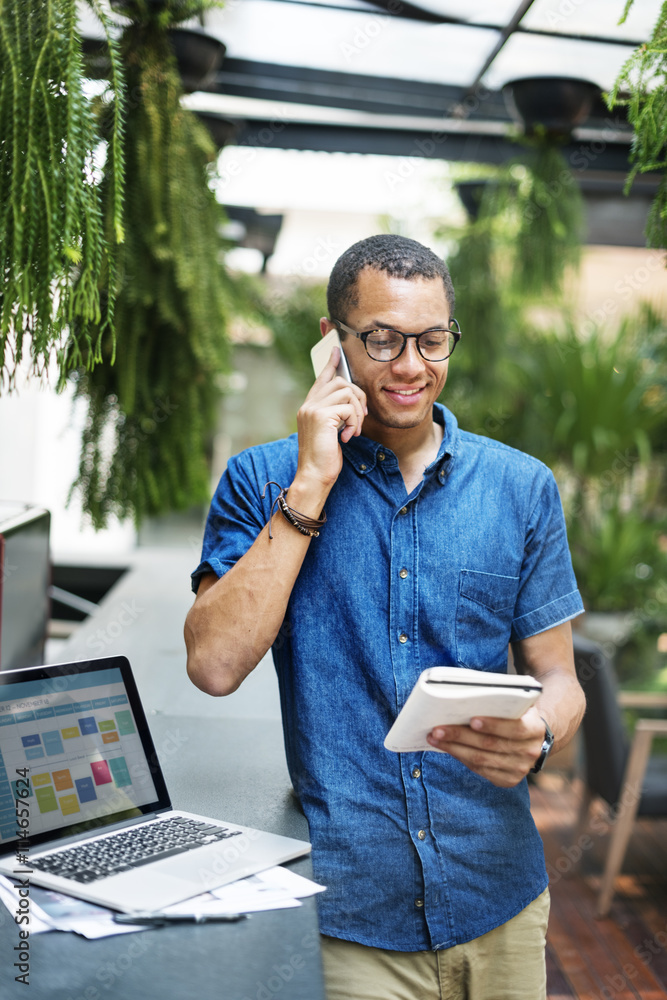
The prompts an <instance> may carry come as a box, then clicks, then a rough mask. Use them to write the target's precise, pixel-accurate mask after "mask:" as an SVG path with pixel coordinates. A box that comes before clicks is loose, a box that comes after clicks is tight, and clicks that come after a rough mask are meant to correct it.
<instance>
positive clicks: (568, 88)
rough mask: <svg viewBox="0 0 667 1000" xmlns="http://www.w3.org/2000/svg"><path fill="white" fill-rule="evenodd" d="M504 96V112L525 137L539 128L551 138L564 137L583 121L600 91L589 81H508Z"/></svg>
mask: <svg viewBox="0 0 667 1000" xmlns="http://www.w3.org/2000/svg"><path fill="white" fill-rule="evenodd" d="M503 96H504V98H505V104H506V105H507V110H508V111H509V113H510V114H511V115H512V117H513V118H514V120H515V121H516V122H517V123H518V124H519V125H523V127H524V129H525V131H526V133H527V134H528V135H529V134H531V133H533V132H535V130H536V126H541V127H542V128H544V129H546V131H547V132H548V133H550V134H552V135H556V136H564V137H566V136H568V135H569V134H570V133H571V132H572V129H573V128H576V127H577V125H582V124H583V123H584V122H585V121H586V119H587V118H588V116H589V114H590V113H591V109H592V107H593V105H594V104H595V102H596V100H597V99H598V98H599V96H600V88H599V87H598V85H597V84H596V83H591V82H590V81H588V80H576V79H574V78H571V77H561V76H551V77H547V76H545V77H539V76H536V77H527V78H525V79H523V80H510V82H509V83H506V84H505V86H504V87H503Z"/></svg>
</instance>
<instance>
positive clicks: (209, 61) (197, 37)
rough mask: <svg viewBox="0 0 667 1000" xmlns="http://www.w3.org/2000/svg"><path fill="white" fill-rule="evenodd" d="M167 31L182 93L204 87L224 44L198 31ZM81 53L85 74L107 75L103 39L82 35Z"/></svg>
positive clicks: (108, 65)
mask: <svg viewBox="0 0 667 1000" xmlns="http://www.w3.org/2000/svg"><path fill="white" fill-rule="evenodd" d="M112 6H113V2H112ZM168 34H169V39H170V41H171V44H172V47H173V49H174V55H175V56H176V62H177V63H178V70H179V73H180V74H181V81H182V83H183V90H184V91H185V92H186V94H191V93H192V92H193V91H195V90H206V88H207V87H209V86H210V84H211V82H212V80H213V78H214V76H215V74H216V73H217V71H218V70H219V69H220V66H221V65H222V60H223V59H224V57H225V51H226V46H225V44H224V43H223V42H220V41H218V39H217V38H212V37H211V35H205V34H204V33H203V32H201V31H188V30H187V29H186V28H170V29H169V32H168ZM83 56H84V63H85V67H86V76H87V77H89V78H90V79H92V80H106V79H108V78H109V73H110V72H111V60H110V58H109V50H108V48H107V43H106V41H105V40H104V39H97V38H84V39H83Z"/></svg>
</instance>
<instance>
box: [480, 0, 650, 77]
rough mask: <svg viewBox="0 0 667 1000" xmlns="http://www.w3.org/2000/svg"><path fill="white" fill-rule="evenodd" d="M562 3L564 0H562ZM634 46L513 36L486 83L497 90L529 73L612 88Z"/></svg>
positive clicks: (542, 36) (496, 61)
mask: <svg viewBox="0 0 667 1000" xmlns="http://www.w3.org/2000/svg"><path fill="white" fill-rule="evenodd" d="M561 2H562V0H561ZM633 51H634V50H633V48H632V47H631V46H625V45H605V44H602V43H596V42H585V41H579V40H577V39H573V38H572V39H571V38H547V37H545V36H544V35H524V34H520V33H519V34H516V35H512V37H511V38H509V39H508V40H507V42H506V43H505V45H504V47H503V48H502V49H501V51H500V52H499V53H498V56H497V57H496V59H495V60H494V62H493V63H492V65H491V67H490V68H489V71H488V72H487V73H486V75H485V77H484V81H483V82H484V83H485V85H486V86H487V87H489V88H491V89H492V90H497V89H499V88H500V87H502V86H503V84H505V83H507V82H508V80H516V79H519V78H521V77H529V76H572V77H577V78H579V79H582V80H591V81H592V82H593V83H597V84H598V86H599V87H602V89H603V90H609V89H610V87H611V86H612V84H613V83H614V80H615V79H616V76H617V75H618V71H619V70H620V68H621V66H622V65H623V63H624V62H625V60H626V59H627V58H628V57H629V56H630V54H631V53H632V52H633Z"/></svg>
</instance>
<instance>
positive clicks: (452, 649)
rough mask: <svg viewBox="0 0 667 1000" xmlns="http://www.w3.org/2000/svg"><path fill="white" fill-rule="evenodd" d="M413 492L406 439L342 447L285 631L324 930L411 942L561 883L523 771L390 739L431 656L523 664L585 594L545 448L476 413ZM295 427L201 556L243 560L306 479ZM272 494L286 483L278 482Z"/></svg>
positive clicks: (511, 908)
mask: <svg viewBox="0 0 667 1000" xmlns="http://www.w3.org/2000/svg"><path fill="white" fill-rule="evenodd" d="M434 417H435V419H436V420H438V421H440V422H444V426H445V433H444V439H443V442H442V446H441V448H440V451H439V453H438V456H437V458H436V460H435V461H434V462H433V464H432V465H430V466H429V467H428V469H427V470H426V472H425V475H424V479H423V480H422V482H421V483H419V485H418V486H417V487H416V488H415V489H414V490H413V491H412V493H411V494H410V495H409V496H408V495H407V493H406V490H405V485H404V482H403V478H402V476H401V473H400V470H399V467H398V461H397V459H396V456H395V455H394V454H393V453H392V452H391V451H390V450H389V449H388V448H386V447H384V446H382V445H380V444H378V443H377V442H375V441H372V440H370V439H368V438H366V437H363V436H361V437H359V438H353V439H352V441H350V442H349V443H348V444H346V445H343V454H344V462H343V468H342V471H341V473H340V476H339V478H338V480H337V482H336V484H335V485H334V488H333V489H332V491H331V493H330V495H329V498H328V500H327V504H326V512H327V523H326V525H325V526H324V528H323V529H322V531H321V533H320V537H319V538H315V539H313V541H312V542H311V544H310V547H309V550H308V553H307V555H306V558H305V560H304V563H303V566H302V568H301V571H300V573H299V576H298V578H297V581H296V584H295V586H294V589H293V591H292V595H291V598H290V601H289V604H288V607H287V612H286V615H285V620H284V623H283V626H282V628H281V630H280V632H279V634H278V637H277V639H276V641H275V643H274V646H273V656H274V661H275V665H276V670H277V673H278V680H279V685H280V694H281V703H282V712H283V722H284V732H285V746H286V751H287V761H288V766H289V770H290V775H291V778H292V781H293V784H294V788H295V790H296V792H297V794H298V796H299V798H300V800H301V803H302V805H303V808H304V811H305V813H306V816H307V818H308V823H309V827H310V835H311V838H312V843H313V868H314V876H315V878H316V879H317V880H318V881H319V882H322V883H323V884H324V885H326V886H327V887H328V888H327V891H326V892H325V893H322V894H321V896H320V897H319V907H320V911H319V912H320V929H321V930H322V932H323V933H325V934H329V935H332V936H334V937H340V938H346V939H348V940H352V941H358V942H360V943H361V944H367V945H373V946H375V947H380V948H389V949H393V950H399V951H420V950H424V949H438V948H448V947H451V946H452V945H455V944H460V943H462V942H464V941H469V940H471V939H473V938H475V937H478V936H479V935H481V934H484V933H486V932H487V931H489V930H492V929H493V928H494V927H497V926H498V925H500V924H502V923H504V922H505V921H506V920H509V919H510V918H511V917H513V916H515V915H516V914H517V913H518V912H519V911H520V910H522V909H523V908H524V907H525V906H527V905H528V903H530V902H531V901H532V900H533V899H535V898H536V897H537V896H538V895H539V894H540V893H541V892H542V891H543V890H544V888H545V887H546V885H547V875H546V871H545V865H544V854H543V850H542V843H541V840H540V837H539V834H538V833H537V830H536V828H535V825H534V823H533V820H532V817H531V814H530V802H529V796H528V788H527V784H526V782H525V781H523V782H521V784H519V785H518V786H517V787H516V788H496V787H495V786H494V785H492V784H491V783H490V782H489V781H487V780H486V779H485V778H481V777H479V776H478V775H476V774H473V772H472V771H470V770H468V769H467V768H466V767H465V766H464V765H463V764H461V763H460V762H459V761H457V760H455V759H454V758H453V757H450V756H449V755H447V754H442V753H440V752H438V751H435V750H433V751H427V752H425V753H404V754H396V753H392V752H390V751H388V750H385V748H384V746H383V741H384V738H385V736H386V734H387V731H388V730H389V727H390V726H391V724H392V722H393V721H394V719H395V718H396V715H397V713H398V711H399V709H400V708H401V706H402V705H403V704H404V702H405V700H406V699H407V697H408V695H409V693H410V691H411V689H412V687H413V685H414V683H415V681H416V679H417V677H418V676H419V674H420V672H421V671H422V670H424V669H425V668H426V667H431V666H437V665H456V664H459V665H460V666H465V667H477V668H482V669H485V670H495V671H506V669H507V646H508V643H509V642H510V641H514V640H517V639H524V638H526V637H527V636H531V635H535V634H536V633H538V632H541V631H543V630H545V629H548V628H550V627H552V626H554V625H557V624H558V623H560V622H564V621H567V620H568V619H570V618H573V617H574V616H576V615H578V614H579V613H580V612H581V611H582V610H583V609H582V604H581V599H580V597H579V593H578V591H577V588H576V582H575V579H574V575H573V572H572V565H571V561H570V555H569V551H568V547H567V539H566V534H565V525H564V521H563V514H562V509H561V504H560V498H559V495H558V490H557V487H556V484H555V482H554V479H553V476H552V474H551V472H550V471H549V469H548V468H547V467H546V466H544V465H543V464H542V463H541V462H538V461H537V460H536V459H533V458H530V457H529V456H527V455H524V454H522V453H521V452H518V451H515V450H514V449H512V448H508V447H506V446H504V445H502V444H499V443H497V442H495V441H492V440H489V439H487V438H483V437H479V436H477V435H474V434H469V433H467V432H465V431H461V430H459V429H458V426H457V423H456V420H455V418H454V416H453V415H452V414H451V413H450V412H449V411H448V410H447V409H445V408H444V407H442V406H439V405H437V406H436V407H435V409H434ZM296 464H297V440H296V436H295V435H293V436H292V437H289V438H287V439H285V440H281V441H276V442H274V443H272V444H268V445H262V446H259V447H256V448H251V449H249V450H248V451H245V452H243V453H242V454H240V455H237V456H236V457H234V458H232V459H231V460H230V462H229V465H228V468H227V470H226V472H225V473H224V475H223V477H222V479H221V482H220V485H219V487H218V490H217V492H216V494H215V497H214V499H213V502H212V504H211V510H210V513H209V518H208V522H207V526H206V532H205V537H204V546H203V555H202V562H201V564H200V565H199V566H198V567H197V569H196V570H195V572H194V574H193V587H194V588H196V585H197V578H198V576H199V574H201V573H203V572H206V571H208V570H213V572H215V573H216V574H217V575H218V576H221V575H222V574H223V573H225V572H226V571H227V570H228V569H230V567H231V566H233V565H234V564H235V563H236V562H237V560H238V559H239V558H240V557H241V556H242V555H243V554H244V552H246V551H247V549H248V548H249V547H250V545H251V544H252V542H253V541H254V539H255V538H256V536H257V535H258V533H259V532H260V530H261V529H262V527H263V526H264V525H265V524H266V522H267V520H268V519H269V512H270V506H271V496H270V495H269V494H270V492H271V490H267V496H266V499H265V500H264V501H262V500H261V499H260V497H261V493H262V490H263V488H264V484H265V483H266V482H267V480H269V479H274V480H276V481H277V482H279V483H280V484H281V485H282V486H288V485H289V484H290V483H291V481H292V479H293V478H294V475H295V472H296ZM272 489H273V496H275V488H272Z"/></svg>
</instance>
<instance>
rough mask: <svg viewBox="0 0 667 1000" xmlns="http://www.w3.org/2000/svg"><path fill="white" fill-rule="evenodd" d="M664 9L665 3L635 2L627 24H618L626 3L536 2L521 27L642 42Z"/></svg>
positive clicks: (654, 0)
mask: <svg viewBox="0 0 667 1000" xmlns="http://www.w3.org/2000/svg"><path fill="white" fill-rule="evenodd" d="M661 6H662V0H635V2H634V3H633V5H632V7H631V9H630V13H629V14H628V19H627V21H626V22H625V23H624V24H621V25H619V24H618V19H619V18H620V16H621V14H622V13H623V8H624V7H625V0H535V3H533V5H532V6H531V8H530V10H529V11H528V13H527V14H526V15H525V16H524V17H523V19H522V21H521V27H522V28H533V29H539V30H541V31H560V32H563V33H565V34H568V35H570V34H571V35H594V36H595V37H598V38H619V39H627V40H628V41H631V42H635V41H636V42H643V41H646V39H647V38H648V37H649V35H650V33H651V31H652V30H653V25H654V24H655V22H656V20H657V18H658V12H659V10H660V7H661Z"/></svg>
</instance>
